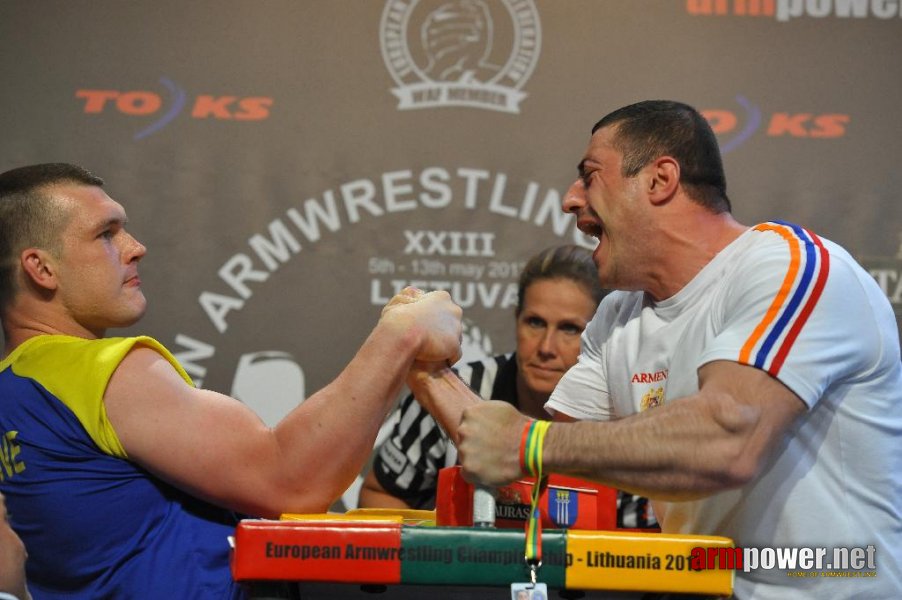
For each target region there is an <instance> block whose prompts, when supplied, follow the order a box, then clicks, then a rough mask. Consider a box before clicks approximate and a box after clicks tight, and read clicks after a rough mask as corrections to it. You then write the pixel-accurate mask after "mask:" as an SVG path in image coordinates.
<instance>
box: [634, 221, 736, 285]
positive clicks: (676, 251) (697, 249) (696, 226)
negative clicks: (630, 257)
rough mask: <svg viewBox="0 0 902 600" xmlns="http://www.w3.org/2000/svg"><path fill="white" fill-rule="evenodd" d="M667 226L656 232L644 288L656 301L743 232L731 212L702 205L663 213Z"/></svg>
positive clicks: (683, 282) (682, 282)
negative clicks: (673, 212) (668, 213)
mask: <svg viewBox="0 0 902 600" xmlns="http://www.w3.org/2000/svg"><path fill="white" fill-rule="evenodd" d="M664 218H665V221H663V222H664V223H666V226H664V227H659V228H658V231H657V233H656V243H655V248H656V252H655V257H654V261H653V263H652V265H651V269H652V271H651V284H650V285H647V286H646V287H645V291H646V292H647V293H648V294H649V295H650V296H651V297H652V298H653V299H654V300H655V301H661V300H666V299H667V298H670V297H671V296H673V295H674V294H676V293H677V292H679V291H680V290H681V289H683V288H684V287H685V286H686V284H688V283H689V282H690V281H692V279H693V278H694V277H695V276H696V275H698V274H699V272H700V271H701V270H702V269H703V268H704V267H705V265H707V264H708V263H709V262H711V260H712V259H713V258H714V257H715V256H716V255H717V253H719V252H720V251H721V250H723V249H724V248H726V247H727V246H728V245H730V244H731V243H732V242H733V241H734V240H735V239H736V238H738V237H739V236H740V235H742V233H743V232H744V231H746V230H747V229H748V227H746V226H745V225H742V224H740V223H739V222H737V221H736V220H735V219H734V218H733V215H731V214H730V213H719V214H714V213H711V212H709V211H707V210H705V209H704V208H702V207H701V206H698V205H696V208H692V209H690V210H682V211H680V212H677V213H676V214H674V215H664Z"/></svg>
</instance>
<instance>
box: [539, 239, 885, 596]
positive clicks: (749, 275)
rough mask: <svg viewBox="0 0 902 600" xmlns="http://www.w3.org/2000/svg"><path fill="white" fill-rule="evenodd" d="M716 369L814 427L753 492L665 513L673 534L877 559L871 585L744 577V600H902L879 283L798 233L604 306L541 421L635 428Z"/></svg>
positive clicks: (784, 449) (733, 249) (670, 505)
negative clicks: (777, 385)
mask: <svg viewBox="0 0 902 600" xmlns="http://www.w3.org/2000/svg"><path fill="white" fill-rule="evenodd" d="M714 360H730V361H735V362H738V363H742V364H749V365H753V366H756V367H758V368H761V369H764V370H766V371H768V372H769V373H770V374H771V375H773V376H774V377H776V378H777V379H779V380H780V381H781V382H782V383H783V384H785V385H786V386H787V387H788V388H789V389H791V390H792V391H793V392H795V393H796V394H797V395H798V396H799V398H801V399H802V401H803V402H804V403H805V404H806V405H807V406H808V412H807V413H806V414H804V415H803V416H802V417H801V418H800V419H799V421H798V423H796V424H795V425H794V426H793V427H792V429H791V431H790V432H789V435H788V436H787V438H786V440H785V442H784V443H783V444H782V445H781V447H779V448H775V449H774V452H773V455H772V457H771V459H770V461H769V463H768V464H767V465H766V467H765V468H764V470H763V472H762V474H761V475H760V476H759V477H758V478H757V479H756V480H755V481H753V482H751V483H749V484H748V485H746V486H744V487H742V488H740V489H735V490H730V491H727V492H722V493H718V494H714V495H712V496H709V497H707V498H704V499H701V500H695V501H687V502H655V513H656V514H657V515H658V518H659V521H660V522H661V525H662V528H663V530H664V531H665V532H670V533H685V534H707V535H722V536H727V537H730V538H732V539H733V540H734V541H735V542H736V545H737V546H740V547H745V548H758V549H760V548H765V547H767V548H787V547H792V548H802V547H814V548H819V547H823V548H826V549H827V552H828V557H827V558H828V559H832V558H833V548H838V547H861V548H866V547H867V546H869V545H873V546H874V547H875V548H876V563H877V568H876V572H877V576H876V577H868V578H859V577H854V578H849V577H840V578H836V577H825V576H820V574H818V575H819V576H816V577H815V576H806V577H792V576H789V575H787V571H786V570H782V571H777V570H773V571H768V570H763V569H757V570H754V571H752V572H749V573H745V572H742V571H738V572H737V582H736V597H737V598H787V597H793V598H802V597H805V598H819V599H820V598H834V597H850V596H852V595H854V596H855V597H862V598H864V597H867V598H890V597H895V598H902V566H900V564H902V362H900V352H899V337H898V329H897V325H896V322H895V317H894V315H893V311H892V308H891V306H890V304H889V301H888V300H887V298H886V296H885V295H884V294H883V293H882V292H881V290H880V288H879V287H878V286H877V284H876V282H875V281H874V280H873V278H872V277H870V276H869V275H868V273H867V272H865V271H864V270H863V269H862V268H861V267H860V266H859V265H858V264H857V263H856V262H855V261H854V259H852V257H851V256H849V254H848V253H847V252H846V251H845V250H843V249H842V248H840V247H839V246H837V245H836V244H833V243H832V242H829V241H828V240H823V239H820V238H817V237H816V236H814V235H813V234H811V233H810V232H808V231H806V230H803V229H802V228H800V227H798V226H795V225H790V224H783V223H764V224H761V225H758V226H756V227H754V228H752V229H750V230H748V231H746V232H745V233H744V234H743V235H741V236H740V237H739V238H738V239H736V240H735V241H734V242H733V243H732V244H730V245H729V246H727V247H726V248H725V249H724V250H722V251H721V252H720V253H719V254H718V255H717V256H716V257H715V258H714V259H713V260H712V261H711V262H710V263H709V264H708V265H707V266H705V268H704V269H703V270H702V271H701V272H700V273H699V274H698V275H697V276H696V277H695V278H694V279H692V281H690V282H689V284H688V285H686V286H685V287H684V288H683V289H682V290H680V291H679V292H678V293H677V294H676V295H674V296H673V297H671V298H668V299H666V300H664V301H663V302H657V303H656V302H653V301H651V300H650V299H649V298H648V297H647V296H646V295H645V294H643V293H641V292H629V293H627V292H616V293H614V294H611V295H609V296H608V297H607V298H605V299H604V300H603V301H602V304H601V306H600V307H599V309H598V312H597V313H596V315H595V317H594V318H593V320H592V321H591V323H590V324H589V326H588V327H587V328H586V330H585V332H584V333H583V338H582V350H581V354H580V357H579V362H578V364H577V365H576V366H574V367H572V368H571V369H570V370H569V371H568V372H567V374H566V375H565V376H564V378H563V379H562V380H561V382H560V383H559V384H558V387H557V389H555V391H554V393H553V394H552V396H551V398H550V400H549V401H548V404H546V408H548V409H551V410H553V411H561V412H563V413H565V414H568V415H570V416H572V417H576V418H580V419H586V420H607V419H613V418H620V417H625V416H628V415H632V414H636V413H638V412H641V411H642V410H646V409H648V408H651V407H653V406H656V405H658V404H665V403H667V402H668V401H671V400H674V399H676V398H680V397H683V396H687V395H691V394H693V393H695V392H697V391H698V373H697V370H698V369H699V367H701V366H702V365H704V364H706V363H708V362H711V361H714ZM651 442H652V443H653V441H651ZM826 562H829V560H827V561H826ZM828 570H830V571H831V572H834V571H848V570H849V569H842V568H835V567H833V568H832V569H828ZM788 571H790V572H793V571H798V569H791V568H790V569H788ZM787 594H789V595H787Z"/></svg>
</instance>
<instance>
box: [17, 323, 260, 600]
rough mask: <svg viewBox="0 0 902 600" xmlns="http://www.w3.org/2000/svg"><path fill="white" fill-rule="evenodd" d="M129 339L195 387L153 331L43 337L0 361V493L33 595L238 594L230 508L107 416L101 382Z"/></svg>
mask: <svg viewBox="0 0 902 600" xmlns="http://www.w3.org/2000/svg"><path fill="white" fill-rule="evenodd" d="M136 345H143V346H147V347H150V348H152V349H154V350H156V351H157V352H159V353H160V354H161V355H162V356H164V357H165V358H166V359H167V360H169V362H170V363H171V364H172V365H173V367H175V369H176V370H177V371H178V372H179V373H180V374H181V376H182V377H183V378H184V379H185V380H186V381H187V382H188V383H189V384H191V379H190V377H189V376H188V375H187V373H185V371H184V369H182V367H181V366H180V365H179V364H178V362H177V361H176V359H175V358H174V357H173V356H172V354H171V353H170V352H169V351H168V350H166V348H164V347H163V346H162V345H161V344H160V343H159V342H157V341H156V340H154V339H152V338H149V337H134V338H108V339H100V340H85V339H81V338H75V337H69V336H62V335H44V336H38V337H34V338H31V339H29V340H27V341H26V342H25V343H23V344H21V345H20V346H18V347H17V348H16V349H15V350H14V351H13V352H12V353H11V354H10V355H9V356H8V357H7V358H6V359H4V360H3V361H2V362H0V492H2V493H3V494H4V495H5V496H6V504H7V508H8V510H9V514H10V520H11V522H12V525H13V528H14V529H15V530H16V532H18V534H19V535H20V536H21V537H22V540H23V541H24V542H25V546H26V548H27V550H28V554H29V557H28V563H27V567H26V570H27V575H28V580H29V588H30V591H31V593H32V596H33V597H34V599H35V600H42V599H44V598H60V597H66V598H91V599H94V598H154V599H157V598H241V597H242V593H241V589H240V587H239V586H237V585H236V584H234V583H233V582H232V580H231V576H230V572H229V563H228V557H229V545H228V536H229V535H232V533H233V531H234V526H235V524H236V522H237V520H236V517H235V516H234V515H233V514H231V513H230V512H228V511H226V510H223V509H220V508H218V507H215V506H212V505H210V504H209V503H206V502H202V501H200V500H197V499H195V498H193V497H191V496H189V495H188V494H186V493H184V492H182V491H181V490H179V489H176V488H174V487H172V486H170V485H168V484H166V483H165V482H163V481H161V480H160V479H158V478H156V477H154V476H153V475H151V474H150V473H148V472H147V471H145V470H144V469H142V468H141V467H139V466H138V465H136V464H134V463H132V462H130V461H129V460H128V456H127V455H126V452H125V449H124V448H123V447H122V444H121V442H120V441H119V437H118V436H117V435H116V431H115V430H114V429H113V427H112V425H111V424H110V422H109V420H108V419H107V415H106V410H105V408H104V404H103V395H104V391H105V390H106V386H107V384H108V383H109V380H110V377H111V376H112V375H113V372H114V371H115V370H116V368H117V367H118V365H119V363H120V362H121V361H122V359H123V358H124V357H125V355H126V354H127V353H128V352H129V351H130V350H131V349H132V348H133V347H135V346H136ZM192 385H193V384H192ZM148 410H152V407H149V408H148ZM159 443H161V444H165V443H166V440H159ZM186 460H188V457H186Z"/></svg>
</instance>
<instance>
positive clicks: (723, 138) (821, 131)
mask: <svg viewBox="0 0 902 600" xmlns="http://www.w3.org/2000/svg"><path fill="white" fill-rule="evenodd" d="M736 102H737V103H738V104H739V106H740V109H739V110H731V109H720V108H717V109H711V108H709V109H705V110H702V111H701V112H702V114H703V115H704V116H705V118H706V119H708V123H709V124H710V125H711V129H713V130H714V133H716V134H717V135H718V137H719V138H720V151H721V153H723V154H726V153H727V152H730V151H731V150H735V149H736V148H737V147H739V146H740V145H741V144H743V143H744V142H746V141H747V140H748V139H749V138H750V137H752V135H753V134H754V133H756V132H757V131H758V130H760V129H761V128H762V127H766V129H765V133H766V135H767V136H768V137H786V136H789V137H795V138H821V139H822V138H838V137H842V136H844V135H845V134H846V125H848V124H849V122H850V121H851V120H852V118H851V117H850V116H849V115H846V114H841V113H821V114H814V113H795V112H775V113H773V114H771V115H769V116H768V117H765V115H764V114H762V112H761V109H760V108H759V107H757V106H755V105H754V104H752V103H751V102H749V101H748V100H747V99H746V98H745V97H743V96H736ZM765 121H766V123H765Z"/></svg>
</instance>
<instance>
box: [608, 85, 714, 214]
mask: <svg viewBox="0 0 902 600" xmlns="http://www.w3.org/2000/svg"><path fill="white" fill-rule="evenodd" d="M611 126H614V138H613V144H614V147H615V148H616V149H617V151H618V152H620V153H621V154H622V155H623V176H624V177H633V176H635V175H636V174H637V173H638V172H639V171H640V170H641V169H642V167H644V166H646V165H647V164H649V163H650V162H652V161H653V160H655V159H656V158H658V157H660V156H672V157H673V158H675V159H676V160H677V162H678V163H679V164H680V183H682V185H683V187H684V188H685V189H686V193H687V194H688V195H689V197H690V198H691V199H692V200H694V201H696V202H698V203H699V204H701V205H702V206H705V207H706V208H708V209H709V210H711V211H713V212H715V213H721V212H730V210H731V206H730V199H729V197H728V196H727V178H726V175H724V170H723V161H722V159H721V156H720V148H719V147H718V145H717V138H716V137H715V135H714V131H713V130H712V129H711V126H710V125H709V124H708V121H707V120H706V119H705V117H703V116H702V115H701V114H700V113H699V112H698V111H697V110H695V109H694V108H692V107H691V106H689V105H688V104H683V103H682V102H674V101H672V100H646V101H643V102H637V103H636V104H630V105H629V106H624V107H623V108H619V109H617V110H615V111H614V112H612V113H610V114H608V115H605V116H604V117H603V118H602V119H601V120H600V121H598V122H597V123H596V124H595V126H594V127H593V128H592V133H595V132H596V131H598V130H599V129H601V128H603V127H611Z"/></svg>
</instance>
